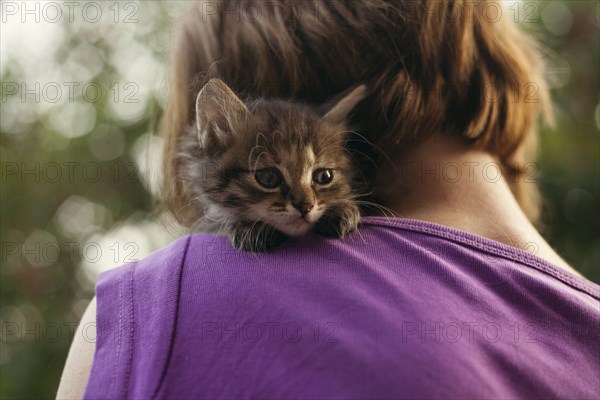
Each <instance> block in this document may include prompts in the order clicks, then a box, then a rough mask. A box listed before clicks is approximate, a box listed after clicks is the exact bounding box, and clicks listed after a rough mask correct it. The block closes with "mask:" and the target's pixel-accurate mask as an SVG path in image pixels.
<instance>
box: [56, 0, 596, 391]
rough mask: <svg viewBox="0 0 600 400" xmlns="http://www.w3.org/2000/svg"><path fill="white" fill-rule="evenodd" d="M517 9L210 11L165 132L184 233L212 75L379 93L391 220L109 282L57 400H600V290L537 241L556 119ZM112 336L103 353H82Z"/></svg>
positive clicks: (199, 247) (222, 7)
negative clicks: (546, 147) (190, 142)
mask: <svg viewBox="0 0 600 400" xmlns="http://www.w3.org/2000/svg"><path fill="white" fill-rule="evenodd" d="M503 11H504V10H503V9H502V8H500V6H499V5H498V4H497V3H493V2H487V1H482V2H478V3H473V2H469V1H460V0H455V1H450V0H446V1H443V0H442V1H440V0H424V1H422V2H395V1H392V0H389V1H384V0H369V1H348V2H345V1H334V2H297V3H296V2H288V1H278V2H233V1H221V2H201V3H198V4H196V5H194V7H192V8H191V10H190V12H189V13H188V14H187V16H186V18H185V19H184V20H183V21H182V22H181V25H180V26H179V27H178V31H179V32H178V37H177V40H176V43H175V44H174V48H173V52H172V60H171V63H172V73H171V79H170V95H169V100H168V105H167V110H166V115H165V117H164V121H163V122H164V126H163V127H164V133H165V135H166V146H165V158H164V172H165V177H164V179H165V182H164V183H165V185H164V191H163V200H164V201H165V203H166V204H167V206H168V207H169V209H170V210H171V211H172V212H173V214H174V215H175V216H176V217H177V218H178V220H179V221H180V222H181V223H182V224H184V225H186V226H192V225H193V224H194V222H195V218H194V216H193V213H192V212H191V210H190V207H189V205H190V204H191V202H192V200H193V199H192V198H191V194H190V190H189V188H187V187H186V186H185V185H184V184H183V183H182V180H181V179H180V177H179V176H178V165H177V161H176V160H177V157H176V156H175V155H176V145H177V141H178V138H179V137H180V135H181V134H182V133H183V132H184V131H185V128H186V126H187V125H189V124H190V123H191V122H192V120H193V116H194V114H193V111H194V100H195V95H196V94H197V93H198V90H199V89H200V88H201V87H202V85H203V84H204V83H205V82H206V81H207V80H208V79H209V78H212V77H217V78H220V79H222V80H223V81H224V82H226V83H227V85H229V86H230V87H231V88H232V89H233V90H234V91H236V92H244V93H245V94H247V95H250V96H274V97H283V98H291V99H294V100H298V101H304V102H310V103H324V102H326V101H328V100H330V99H331V98H333V97H335V96H336V95H338V94H339V93H341V92H343V91H345V90H348V89H349V88H351V87H353V86H355V85H356V84H358V83H363V84H366V85H367V86H368V87H369V88H370V95H369V98H367V99H366V100H364V101H363V102H361V103H360V105H359V106H358V108H357V109H356V112H355V113H354V115H353V117H352V118H353V120H352V122H353V123H356V125H357V126H359V127H360V133H361V134H362V135H364V136H365V138H367V140H368V141H369V142H370V143H372V146H371V147H369V148H365V149H363V150H364V151H365V152H368V154H369V155H370V156H371V158H374V159H375V162H376V166H377V168H376V169H370V168H371V167H369V165H368V164H366V165H364V171H363V172H364V173H365V175H367V176H374V179H373V181H372V188H373V193H374V196H375V198H376V199H377V201H378V202H379V203H380V204H381V205H382V206H383V207H385V210H387V211H386V213H387V214H386V215H387V216H388V218H386V217H382V216H366V217H365V218H363V223H362V225H361V227H360V228H359V230H358V232H356V233H355V234H354V235H350V236H348V237H346V238H344V239H327V238H323V237H319V236H316V235H312V234H308V235H306V236H304V237H302V238H298V239H296V240H293V241H292V242H291V243H289V244H287V245H286V246H283V247H282V248H280V249H277V250H275V251H273V252H271V253H267V254H262V255H253V254H247V253H241V252H237V251H235V250H233V249H232V248H231V246H230V245H229V244H228V242H227V241H226V240H225V239H224V238H219V237H214V236H210V235H194V236H190V237H185V238H182V239H180V240H178V241H176V242H175V243H174V244H172V245H170V246H169V247H167V248H166V249H163V250H161V251H159V252H157V253H155V254H153V255H151V256H150V257H149V258H147V259H145V260H142V261H140V262H139V263H137V264H133V265H127V266H124V267H121V268H118V269H116V270H112V271H109V272H107V273H104V274H103V275H102V276H101V277H100V281H99V283H98V287H97V293H96V295H97V300H94V301H93V302H92V303H91V305H90V307H89V308H88V311H87V312H86V314H85V315H84V317H83V320H82V324H81V325H80V327H81V328H80V333H79V334H78V335H76V337H75V340H74V343H73V345H72V349H71V352H70V355H69V358H68V360H67V364H66V367H65V372H64V375H63V380H62V382H61V388H60V389H59V395H58V397H59V398H61V397H81V396H82V395H83V393H84V390H85V397H86V398H150V397H152V398H198V397H202V398H204V397H206V398H246V397H259V398H281V397H319V398H330V397H339V398H347V397H353V398H384V397H390V398H459V397H460V398H463V397H470V398H513V397H553V398H554V397H558V398H595V397H597V396H598V395H599V394H600V381H599V378H598V376H599V375H600V374H598V371H599V369H600V365H599V361H598V354H599V352H600V347H599V345H598V342H597V340H596V339H597V333H598V332H597V327H598V321H599V319H600V313H599V311H598V305H599V303H598V300H599V298H600V289H599V287H598V286H597V285H595V284H593V283H591V282H589V281H588V280H586V279H584V278H582V277H581V276H579V275H578V274H577V273H576V272H575V271H574V270H573V269H572V268H571V267H570V266H569V265H568V264H567V263H566V262H565V261H563V260H562V259H561V258H560V257H559V256H558V255H557V254H556V253H555V252H554V251H553V250H552V248H551V247H550V246H549V245H548V244H547V243H546V242H545V241H544V239H543V238H542V237H541V236H540V234H539V233H538V232H537V231H536V229H535V228H534V223H535V222H536V221H537V218H538V215H539V212H538V211H539V207H538V202H537V197H538V196H537V191H536V188H535V184H534V183H532V179H531V177H530V175H531V171H532V169H531V167H532V164H531V163H532V161H533V160H534V154H533V149H534V146H535V137H536V133H535V128H536V127H535V125H536V120H537V118H538V116H539V115H540V114H544V115H545V117H547V118H549V117H550V115H549V112H548V110H549V108H550V105H549V99H548V92H547V88H546V86H545V83H544V80H543V78H542V70H541V61H540V57H539V54H538V51H537V49H536V47H535V44H534V43H532V42H531V41H530V40H529V39H528V38H527V37H526V36H525V35H524V34H523V33H522V32H520V31H519V30H518V29H517V28H516V26H514V25H513V24H511V23H510V22H509V21H506V19H505V18H503V17H502V13H503ZM383 154H385V155H383ZM376 156H377V157H376ZM375 172H376V174H375ZM390 216H393V217H390ZM531 253H534V254H531ZM96 302H97V305H96ZM94 322H95V323H96V324H97V328H98V340H97V343H96V348H95V349H94V345H93V344H90V343H88V342H86V341H85V340H83V336H82V335H83V333H85V332H83V329H84V328H86V327H89V326H90V325H89V324H90V323H94ZM92 360H93V366H92ZM90 370H91V373H90ZM88 376H89V380H88ZM86 382H87V388H86Z"/></svg>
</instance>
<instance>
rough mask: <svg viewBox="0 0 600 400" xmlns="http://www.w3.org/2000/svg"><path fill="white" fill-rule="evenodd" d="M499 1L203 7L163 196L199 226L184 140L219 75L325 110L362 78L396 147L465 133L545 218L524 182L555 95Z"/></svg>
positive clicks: (175, 111) (172, 127) (186, 42)
mask: <svg viewBox="0 0 600 400" xmlns="http://www.w3.org/2000/svg"><path fill="white" fill-rule="evenodd" d="M506 11H507V10H505V9H503V8H502V6H501V5H500V3H499V2H491V1H479V2H473V1H468V0H423V1H396V0H362V1H359V0H348V1H342V0H333V1H288V0H279V1H273V0H267V1H229V0H222V1H216V2H215V1H210V2H199V3H197V4H195V5H194V6H193V8H192V9H191V10H189V12H188V13H187V14H186V16H185V18H184V19H183V20H182V21H181V23H180V25H179V26H178V27H177V29H178V31H177V36H176V41H175V43H174V45H173V46H174V47H173V48H172V53H171V74H170V79H169V98H168V104H167V109H166V113H165V116H164V118H163V131H164V134H165V135H166V141H165V143H166V146H165V153H164V156H165V158H164V167H165V168H164V174H165V177H164V185H163V201H165V203H166V205H167V207H168V208H169V209H170V210H171V211H172V212H173V213H174V214H175V216H176V217H177V218H178V219H179V221H180V222H182V223H184V224H185V225H189V224H191V223H192V222H193V221H190V218H189V215H190V214H189V213H188V212H187V210H186V204H189V202H190V194H189V193H188V191H187V190H186V187H185V186H183V185H182V184H181V181H180V180H179V179H178V176H177V175H178V173H177V171H178V166H177V158H176V157H175V154H176V143H177V140H178V138H179V136H180V135H181V134H183V132H184V131H185V127H186V126H187V125H188V124H190V123H191V121H192V119H193V117H194V102H195V97H196V95H197V93H198V91H199V89H200V88H201V87H202V86H203V84H204V83H205V82H206V81H207V80H208V79H210V78H213V77H218V78H220V79H222V80H223V81H225V82H226V83H227V84H228V85H229V86H230V87H231V88H232V89H233V90H234V91H236V93H240V94H241V95H242V96H243V95H246V96H252V97H257V96H266V97H282V98H286V99H294V100H298V101H304V102H310V103H324V102H326V101H328V100H329V99H331V98H332V97H333V96H335V95H337V94H339V93H340V92H343V91H345V90H347V89H349V88H351V87H353V86H355V85H356V84H358V83H364V84H366V85H367V86H368V87H369V90H370V95H369V96H368V98H367V99H365V100H364V101H362V102H361V103H360V105H359V106H358V108H357V109H356V112H355V113H354V116H353V122H354V123H355V124H356V126H359V127H360V133H361V134H362V135H364V136H365V137H366V138H367V139H368V140H369V141H370V142H372V143H373V144H375V145H377V146H378V147H380V148H384V149H386V152H388V153H391V152H396V151H405V150H407V149H410V147H411V146H414V145H416V144H418V143H419V142H421V141H423V140H425V139H427V138H428V137H430V136H431V135H433V134H436V133H439V134H447V135H460V136H463V137H465V138H468V139H469V140H471V141H472V143H473V146H475V147H478V148H482V149H485V150H487V151H488V152H490V153H491V154H493V155H495V156H497V158H498V160H499V161H500V162H501V164H502V166H503V168H504V172H505V173H506V174H507V176H508V178H509V179H508V182H509V183H510V184H511V188H512V190H513V193H514V194H515V196H516V198H517V200H518V201H519V203H520V204H521V207H522V208H523V209H524V211H525V212H526V213H527V214H528V215H529V217H530V218H531V219H532V220H535V219H536V218H537V215H538V205H537V191H536V188H535V186H534V185H533V184H531V183H526V182H525V181H524V179H522V178H523V174H524V173H525V171H526V169H527V166H526V163H527V162H529V161H532V160H533V150H534V146H535V125H536V119H537V117H538V115H539V114H540V111H543V112H544V114H545V115H546V116H547V117H549V112H548V110H549V98H548V92H547V88H546V85H545V82H544V79H543V77H542V70H541V67H542V65H541V58H540V56H539V53H538V50H537V48H536V46H535V43H533V42H532V41H530V40H529V38H528V37H527V36H526V35H525V34H524V33H522V32H521V31H520V30H519V29H518V28H517V26H516V25H515V24H514V22H512V21H510V20H508V18H507V17H508V16H507V15H506V14H507V13H506Z"/></svg>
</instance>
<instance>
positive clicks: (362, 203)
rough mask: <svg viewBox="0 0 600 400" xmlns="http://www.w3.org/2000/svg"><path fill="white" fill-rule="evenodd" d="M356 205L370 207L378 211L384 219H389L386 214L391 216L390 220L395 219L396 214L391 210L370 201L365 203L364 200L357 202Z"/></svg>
mask: <svg viewBox="0 0 600 400" xmlns="http://www.w3.org/2000/svg"><path fill="white" fill-rule="evenodd" d="M356 203H357V204H359V205H366V206H370V207H373V208H376V209H378V210H379V211H381V212H382V213H383V215H384V217H385V218H390V217H388V215H387V213H386V212H388V213H390V214H391V215H392V217H391V218H397V216H396V213H395V212H394V211H393V210H391V209H389V208H387V207H385V206H382V205H381V204H377V203H374V202H372V201H366V200H357V201H356Z"/></svg>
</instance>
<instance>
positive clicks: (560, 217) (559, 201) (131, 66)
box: [0, 1, 600, 398]
mask: <svg viewBox="0 0 600 400" xmlns="http://www.w3.org/2000/svg"><path fill="white" fill-rule="evenodd" d="M53 4H54V5H53ZM77 4H79V5H78V6H70V7H72V8H69V7H68V6H66V5H65V3H61V2H58V3H52V2H50V3H48V2H46V3H44V2H27V4H26V5H25V3H22V2H10V1H4V2H2V3H1V10H2V25H1V27H0V44H1V51H0V65H1V80H2V93H1V103H0V106H1V118H0V133H1V136H0V137H1V139H0V140H1V142H0V156H1V166H2V175H1V179H2V181H1V194H0V202H1V216H0V222H1V228H0V235H1V246H2V247H1V262H2V268H1V271H0V277H1V284H0V292H1V295H0V296H1V297H0V301H1V303H0V304H1V308H0V325H1V327H2V332H1V335H2V336H1V343H0V345H1V346H2V347H1V352H0V367H1V370H0V397H2V398H51V397H54V395H55V393H56V389H57V386H58V381H59V377H60V374H61V371H62V367H63V365H64V361H65V358H66V355H67V351H68V347H69V344H70V341H71V339H72V336H73V329H74V326H75V325H76V323H77V321H79V319H80V317H81V315H82V313H83V311H84V310H85V307H86V306H87V304H88V302H89V300H90V299H91V297H92V296H93V293H94V283H95V280H96V277H97V275H98V273H99V272H100V271H103V270H106V269H109V268H112V267H116V266H118V265H121V264H123V263H125V262H127V261H132V260H134V259H140V258H142V257H144V256H145V255H147V254H149V253H150V252H151V251H153V250H155V249H157V248H159V247H161V246H164V245H165V244H167V243H169V242H170V241H171V240H172V239H173V238H174V237H176V236H177V234H178V232H176V231H174V230H171V229H168V228H165V226H164V225H163V224H161V223H160V222H159V221H158V220H159V219H160V218H161V216H160V215H157V214H156V213H155V212H153V204H152V203H153V202H152V198H153V196H154V197H155V196H156V176H157V168H156V167H157V166H158V165H159V163H160V161H159V156H158V148H159V147H160V139H157V138H156V137H155V136H154V134H155V133H156V132H155V131H156V122H157V120H158V118H159V117H160V114H161V111H162V108H163V106H164V101H165V94H166V87H167V82H166V73H165V71H166V56H167V51H168V46H169V41H170V39H171V34H170V32H171V23H172V21H173V18H176V16H177V15H179V14H180V13H181V12H182V10H185V8H186V7H188V6H189V5H190V4H189V2H173V1H169V2H156V1H148V2H133V1H122V2H100V3H88V2H81V3H77ZM504 6H505V8H504V10H503V11H504V12H506V13H508V14H509V15H510V16H511V18H513V19H515V20H516V21H518V22H519V23H520V24H521V25H523V27H524V28H525V29H527V30H529V31H531V32H532V34H533V35H535V36H536V37H538V39H539V40H540V41H541V42H542V43H543V44H544V45H545V46H546V47H547V49H548V50H547V58H548V63H549V66H550V68H549V72H548V74H549V79H550V81H551V84H552V88H553V95H554V99H555V103H556V111H557V117H558V118H557V122H558V123H557V126H556V127H554V128H552V129H544V130H543V131H542V132H541V157H540V162H539V163H538V168H537V171H536V175H535V178H536V179H537V180H538V182H539V184H540V187H541V189H542V193H543V196H544V221H545V225H546V228H545V231H544V235H545V237H546V238H547V239H548V241H549V242H550V243H551V244H552V245H553V246H554V247H555V248H556V249H557V250H558V252H559V253H560V254H561V255H562V256H563V257H564V258H565V259H566V260H567V261H568V262H569V263H571V265H573V266H574V267H575V268H576V269H578V270H580V271H581V272H582V273H583V274H584V275H585V276H586V277H588V278H589V279H591V280H592V281H595V282H600V270H599V265H600V234H599V228H600V197H599V196H600V194H599V180H600V179H599V176H600V171H599V157H598V154H599V150H600V147H599V137H600V136H599V126H600V103H599V96H598V95H599V90H600V88H599V81H598V75H599V74H598V66H599V65H600V63H599V45H600V43H599V27H598V24H599V8H598V3H597V2H595V1H551V2H531V1H521V2H519V1H508V2H505V4H504ZM24 7H26V10H25V9H24ZM57 10H58V11H57ZM26 11H28V12H26ZM57 12H60V13H61V14H60V16H59V14H58V13H57ZM148 160H151V162H150V163H149V162H147V161H148Z"/></svg>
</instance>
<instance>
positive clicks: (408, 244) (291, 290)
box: [84, 217, 600, 399]
mask: <svg viewBox="0 0 600 400" xmlns="http://www.w3.org/2000/svg"><path fill="white" fill-rule="evenodd" d="M96 296H97V304H98V308H97V330H98V337H97V342H96V353H95V356H94V362H93V366H92V372H91V376H90V379H89V382H88V386H87V389H86V392H85V397H84V398H86V399H116V398H135V399H151V398H156V399H183V398H190V399H191V398H211V399H216V398H227V399H232V398H344V399H346V398H411V399H414V398H426V399H436V398H440V399H441V398H503V399H507V398H533V397H535V398H564V399H597V398H599V397H600V341H599V340H598V338H599V337H600V335H599V333H600V330H599V326H600V302H599V299H600V287H599V286H598V285H596V284H594V283H592V282H590V281H588V280H586V279H584V278H581V277H578V276H575V275H573V274H570V273H568V272H565V271H563V270H561V269H559V268H557V267H555V266H553V265H550V264H549V263H547V262H546V261H544V260H542V259H540V258H538V257H536V256H533V255H531V254H529V253H527V252H525V251H522V250H519V249H516V248H513V247H510V246H506V245H503V244H500V243H497V242H494V241H491V240H488V239H485V238H482V237H479V236H475V235H472V234H469V233H465V232H461V231H457V230H454V229H450V228H447V227H442V226H439V225H436V224H431V223H427V222H420V221H414V220H406V219H385V218H376V217H367V218H364V220H363V224H362V226H361V228H360V229H359V231H358V232H355V233H353V234H352V235H350V236H348V237H346V238H344V239H341V240H340V239H329V238H324V237H320V236H317V235H313V234H308V235H306V236H304V237H302V238H299V239H295V240H291V241H289V242H288V243H286V244H284V245H283V246H282V247H281V248H278V249H276V250H275V251H273V252H271V253H267V254H261V255H256V254H250V253H242V252H239V251H236V250H234V249H233V248H232V247H231V245H230V244H229V243H228V241H227V239H226V238H223V237H216V236H210V235H204V234H201V235H194V236H190V237H184V238H181V239H179V240H177V241H176V242H174V243H173V244H171V245H170V246H168V247H166V248H164V249H162V250H160V251H158V252H156V253H154V254H152V255H151V256H149V257H147V258H146V259H144V260H141V261H140V262H137V263H134V264H128V265H125V266H122V267H120V268H117V269H114V270H111V271H108V272H105V273H103V274H102V275H101V276H100V278H99V282H98V285H97V292H96Z"/></svg>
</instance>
